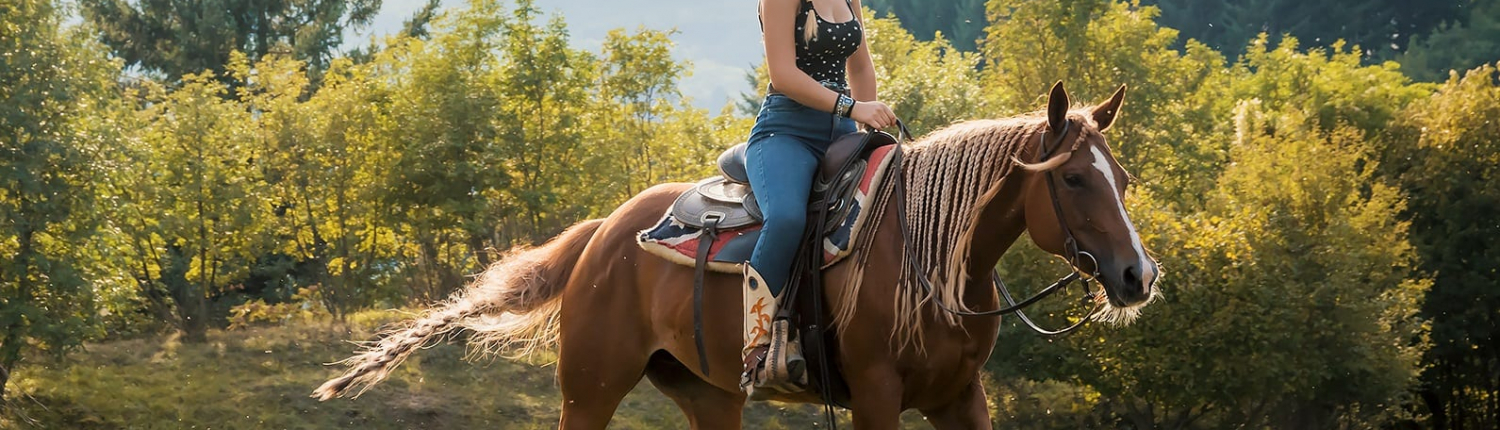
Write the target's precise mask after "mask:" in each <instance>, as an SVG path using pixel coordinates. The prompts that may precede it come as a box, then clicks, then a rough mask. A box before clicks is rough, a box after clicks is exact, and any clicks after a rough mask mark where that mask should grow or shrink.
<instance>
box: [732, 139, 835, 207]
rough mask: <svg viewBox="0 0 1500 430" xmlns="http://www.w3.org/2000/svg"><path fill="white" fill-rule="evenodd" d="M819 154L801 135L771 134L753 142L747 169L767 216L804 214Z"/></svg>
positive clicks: (747, 155) (757, 198)
mask: <svg viewBox="0 0 1500 430" xmlns="http://www.w3.org/2000/svg"><path fill="white" fill-rule="evenodd" d="M817 167H818V155H817V154H815V153H813V151H812V149H811V148H809V147H808V144H807V143H806V142H803V141H802V139H801V138H798V137H795V136H790V135H776V134H770V135H767V136H762V137H760V138H758V139H755V140H753V141H751V142H750V145H749V147H747V148H746V151H745V170H746V171H747V173H748V174H749V176H750V186H751V188H754V189H755V201H756V203H759V204H760V209H761V212H763V213H764V214H765V215H766V217H767V218H773V219H774V218H776V217H778V216H789V215H791V216H800V215H801V214H802V213H804V212H805V211H806V210H807V196H808V193H809V192H811V189H812V178H813V173H814V172H816V171H817Z"/></svg>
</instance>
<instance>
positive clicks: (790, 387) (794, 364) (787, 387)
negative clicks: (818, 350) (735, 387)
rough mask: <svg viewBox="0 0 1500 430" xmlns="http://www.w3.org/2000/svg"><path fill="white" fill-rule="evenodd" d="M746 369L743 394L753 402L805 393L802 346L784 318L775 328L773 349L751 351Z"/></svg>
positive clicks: (742, 382) (742, 381)
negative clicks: (777, 396)
mask: <svg viewBox="0 0 1500 430" xmlns="http://www.w3.org/2000/svg"><path fill="white" fill-rule="evenodd" d="M744 365H745V371H744V373H742V374H740V390H742V391H744V392H745V394H748V395H749V396H750V400H767V399H770V398H772V397H774V396H775V395H777V394H790V393H797V392H802V391H805V390H806V387H807V360H806V359H804V358H803V357H802V345H801V343H800V342H798V341H797V340H796V339H795V335H794V334H793V333H792V325H791V323H790V322H789V321H787V320H786V319H784V318H783V319H777V320H776V322H775V323H773V324H772V329H771V343H770V345H766V346H758V347H756V348H755V349H753V350H751V354H750V356H748V357H746V358H745V362H744Z"/></svg>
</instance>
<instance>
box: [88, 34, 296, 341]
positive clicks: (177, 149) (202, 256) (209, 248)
mask: <svg viewBox="0 0 1500 430" xmlns="http://www.w3.org/2000/svg"><path fill="white" fill-rule="evenodd" d="M237 58H238V60H237V61H239V62H243V61H245V60H244V56H238V57H237ZM236 68H237V69H239V70H246V69H247V68H246V67H245V66H238V67H235V66H233V65H232V66H231V69H236ZM235 78H237V79H242V80H243V79H247V78H248V76H244V75H243V74H241V75H240V76H236V77H235ZM146 88H147V91H148V92H147V94H146V95H145V97H146V100H147V104H146V106H147V107H146V109H144V110H142V111H141V112H140V115H141V119H140V121H142V122H143V123H145V124H146V127H145V129H144V130H142V132H141V134H140V138H139V141H138V143H137V145H136V146H134V147H133V148H130V150H131V151H132V155H133V156H134V157H136V158H134V159H132V160H131V161H130V162H128V163H127V164H125V167H127V168H128V170H123V171H119V172H115V177H116V178H119V179H116V180H117V181H120V182H119V183H118V185H116V188H117V189H118V190H119V191H118V192H119V193H121V194H122V195H123V196H124V198H125V199H126V200H128V201H127V202H125V203H124V204H122V205H121V209H120V210H121V211H122V213H121V214H120V215H119V218H118V220H119V222H120V226H121V228H122V229H123V230H122V231H124V232H127V233H129V234H131V235H132V238H131V242H132V243H133V244H134V247H135V248H136V250H135V251H133V253H132V255H134V256H135V257H136V258H140V260H138V261H135V262H133V263H132V264H129V267H131V268H132V270H134V271H135V273H133V276H134V277H135V278H136V280H137V281H138V282H139V283H140V285H141V288H142V290H143V291H142V296H143V297H145V298H146V299H147V301H148V308H149V309H150V310H151V311H152V313H153V314H154V315H156V316H157V317H158V318H161V319H164V320H165V321H166V322H168V323H169V324H171V325H172V326H173V327H174V328H176V329H177V330H178V331H180V332H181V333H182V334H183V338H184V340H186V341H189V342H201V341H203V340H204V339H205V337H204V336H205V334H206V332H207V329H208V328H209V327H210V324H211V322H210V318H211V315H212V313H211V309H210V301H209V299H210V297H211V296H214V295H218V294H221V293H223V292H224V291H225V290H226V288H228V287H230V286H231V285H233V284H232V282H236V281H239V280H241V279H243V278H244V276H245V275H246V274H247V273H248V270H249V268H250V264H249V262H250V261H252V260H253V259H254V258H255V257H256V256H258V255H262V254H263V251H264V250H265V248H266V247H267V246H268V244H267V241H268V240H267V238H266V237H264V235H263V234H262V233H263V232H264V223H265V219H264V218H265V214H267V213H268V212H269V210H268V208H267V207H266V204H265V202H266V199H265V197H266V196H265V194H266V186H265V183H264V180H263V179H262V177H261V172H260V169H259V164H258V163H261V162H264V160H265V154H264V151H263V150H261V148H260V147H259V146H258V145H256V144H255V143H256V142H255V140H254V138H253V133H252V132H251V130H252V127H253V122H252V120H251V116H252V115H251V113H250V111H249V110H248V109H247V108H246V106H245V105H244V104H242V103H240V102H238V101H236V100H233V99H230V98H227V97H226V95H225V93H226V91H228V88H227V87H226V86H225V85H224V84H222V83H221V82H220V81H219V80H216V79H214V76H213V75H211V74H203V75H187V76H185V77H184V79H183V84H182V86H181V87H180V88H178V89H176V90H175V91H171V92H167V91H166V90H165V89H164V88H162V87H161V86H159V85H156V84H151V83H147V84H146Z"/></svg>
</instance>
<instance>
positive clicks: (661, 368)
mask: <svg viewBox="0 0 1500 430" xmlns="http://www.w3.org/2000/svg"><path fill="white" fill-rule="evenodd" d="M646 377H648V378H651V384H652V385H655V386H656V389H658V390H661V392H662V394H666V395H667V397H670V398H672V401H674V402H677V407H679V408H682V412H683V413H684V414H687V419H688V424H689V425H691V426H692V428H693V429H694V430H704V429H714V430H717V429H730V430H734V429H738V428H740V414H741V412H743V411H744V408H745V396H744V395H743V394H741V393H740V392H738V391H736V392H729V391H724V390H723V389H721V388H719V387H715V386H713V385H710V384H709V383H708V382H706V381H704V380H702V379H700V378H698V375H695V374H693V372H692V371H690V370H688V368H687V367H686V366H684V365H683V364H682V362H681V361H678V360H677V359H676V358H674V357H672V355H671V354H668V353H667V352H666V351H658V352H657V353H656V354H654V355H652V356H651V362H650V364H649V365H647V366H646Z"/></svg>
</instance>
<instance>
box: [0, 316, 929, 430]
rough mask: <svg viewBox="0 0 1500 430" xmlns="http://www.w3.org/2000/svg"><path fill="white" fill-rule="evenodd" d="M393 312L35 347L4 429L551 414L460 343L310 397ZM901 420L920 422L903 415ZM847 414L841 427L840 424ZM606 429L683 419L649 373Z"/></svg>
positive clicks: (493, 425) (371, 428) (785, 416)
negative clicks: (351, 388) (195, 336)
mask: <svg viewBox="0 0 1500 430" xmlns="http://www.w3.org/2000/svg"><path fill="white" fill-rule="evenodd" d="M395 317H397V316H396V315H395V314H394V313H373V314H362V315H360V316H358V317H357V318H354V319H353V321H355V322H351V323H350V324H348V325H347V326H337V325H332V324H327V323H308V324H291V325H287V326H282V327H261V328H251V329H244V330H234V331H214V332H211V333H210V334H209V341H208V342H207V343H205V344H201V345H190V344H183V343H180V342H178V341H177V340H176V338H175V337H172V336H164V337H157V338H146V339H134V340H122V341H113V342H104V343H96V344H90V345H87V347H86V348H85V349H84V350H83V351H80V352H75V353H73V354H70V355H69V356H68V357H67V358H66V359H64V360H62V361H56V360H51V359H47V358H35V359H33V360H31V361H29V362H28V363H27V365H25V366H22V367H21V368H20V369H18V371H17V372H16V374H15V375H14V376H15V378H14V379H13V380H12V381H11V387H10V389H9V390H8V392H7V399H8V401H7V403H8V404H7V405H6V407H5V408H4V409H5V411H4V413H3V414H0V428H3V429H127V428H128V429H334V428H357V429H361V430H377V429H459V428H463V429H468V428H474V429H479V428H483V429H545V428H553V427H555V426H556V425H557V419H558V407H559V406H558V405H559V404H560V398H561V395H560V394H559V392H558V388H557V383H556V378H555V377H554V376H555V370H556V369H555V368H554V367H551V366H541V365H533V364H528V363H524V362H516V361H510V360H506V359H495V360H485V361H481V362H477V363H475V362H468V361H464V360H463V357H464V350H463V348H462V347H461V346H458V345H441V346H437V347H434V348H431V349H429V350H425V351H420V352H418V353H417V354H415V355H414V356H413V357H412V359H411V360H409V361H407V362H406V363H405V364H403V365H402V366H401V368H400V369H398V370H397V372H395V374H394V375H393V376H392V377H391V378H390V379H389V380H387V381H385V382H384V383H382V384H381V385H378V386H376V387H375V388H374V389H373V390H371V391H369V392H367V393H365V394H364V395H363V396H362V397H360V398H358V399H354V400H349V399H336V400H333V401H329V402H323V403H320V402H318V401H316V400H314V399H311V398H309V397H308V396H307V395H308V393H310V392H311V391H312V389H313V388H314V387H316V386H317V385H318V384H320V383H322V381H324V380H326V379H327V378H329V377H332V376H335V375H336V374H337V372H338V371H339V370H340V369H342V368H338V367H329V366H325V365H323V363H327V362H331V361H335V360H338V359H341V358H343V357H346V356H347V355H348V354H349V352H351V351H352V349H353V345H350V344H349V343H347V342H345V341H346V340H351V339H366V338H368V337H369V335H370V333H371V332H372V331H373V329H374V328H375V327H378V326H379V324H380V323H382V322H384V321H389V320H391V319H393V318H395ZM821 417H822V415H821V409H819V408H815V407H813V406H810V405H786V404H778V403H754V404H751V405H750V407H749V409H748V410H747V411H746V414H745V427H746V428H749V429H780V428H786V429H804V428H814V427H823V426H822V425H819V423H818V422H819V420H820V418H821ZM904 421H905V422H906V425H907V427H910V428H927V427H926V425H925V424H923V423H922V419H921V417H920V415H917V414H914V413H912V412H908V413H907V415H906V416H905V420H904ZM847 425H848V421H847V416H845V417H844V420H843V422H842V424H841V426H847ZM610 428H619V429H679V428H687V423H686V420H685V419H684V418H683V416H682V413H681V412H680V411H678V410H677V408H676V406H675V405H674V404H673V403H672V402H671V401H670V400H668V399H667V398H666V397H665V396H663V395H662V394H661V393H659V392H657V391H656V390H655V389H654V388H653V387H651V384H650V383H649V382H646V381H644V380H643V381H642V383H641V384H640V385H639V386H637V387H636V389H635V391H633V392H632V393H631V394H630V395H629V396H628V397H626V398H625V400H624V402H623V403H622V404H621V405H620V408H619V410H618V412H617V413H616V415H615V419H614V421H613V422H612V423H611V425H610Z"/></svg>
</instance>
